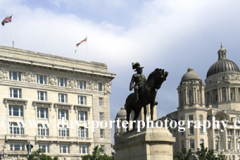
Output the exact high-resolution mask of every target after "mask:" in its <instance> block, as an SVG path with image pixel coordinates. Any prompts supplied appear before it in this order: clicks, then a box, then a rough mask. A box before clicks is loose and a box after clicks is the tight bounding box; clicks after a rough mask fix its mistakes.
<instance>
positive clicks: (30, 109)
mask: <svg viewBox="0 0 240 160" xmlns="http://www.w3.org/2000/svg"><path fill="white" fill-rule="evenodd" d="M115 76H116V75H115V74H112V73H109V72H108V71H107V66H106V64H103V63H97V62H86V61H80V60H75V59H70V58H64V57H59V56H54V55H49V54H43V53H38V52H32V51H28V50H22V49H16V48H11V47H4V46H0V90H1V94H0V101H2V102H1V103H0V128H1V129H0V154H1V159H25V158H26V155H27V149H26V144H27V143H28V142H30V143H31V144H32V145H33V148H32V151H34V150H37V149H39V148H42V149H44V150H45V151H46V154H47V155H50V156H52V157H54V156H58V157H59V159H60V160H70V159H71V160H78V159H80V156H81V155H84V154H87V153H88V152H90V153H91V152H92V149H93V148H94V146H96V145H99V146H101V147H102V148H104V150H105V153H106V154H108V155H111V137H110V136H111V133H110V129H109V128H105V129H104V128H95V129H94V132H93V130H92V123H91V122H92V121H93V120H95V121H104V120H106V121H109V120H110V102H109V94H110V93H111V84H112V82H111V80H112V79H114V77H115ZM21 121H23V122H24V124H25V125H24V124H23V125H20V123H18V122H21ZM87 121H89V122H90V123H89V124H88V128H85V127H84V122H87ZM30 123H31V124H32V126H31V125H30ZM71 123H72V124H71ZM76 123H77V124H78V125H77V124H76ZM44 125H45V126H44Z"/></svg>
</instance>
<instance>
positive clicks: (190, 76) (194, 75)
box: [181, 67, 201, 82]
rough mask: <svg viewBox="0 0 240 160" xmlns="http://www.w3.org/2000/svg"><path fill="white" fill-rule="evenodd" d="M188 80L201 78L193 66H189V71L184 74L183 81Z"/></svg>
mask: <svg viewBox="0 0 240 160" xmlns="http://www.w3.org/2000/svg"><path fill="white" fill-rule="evenodd" d="M187 80H201V78H200V76H199V75H198V74H197V73H196V72H194V70H193V68H192V67H189V68H188V70H187V73H185V74H184V75H183V77H182V80H181V82H183V81H187Z"/></svg>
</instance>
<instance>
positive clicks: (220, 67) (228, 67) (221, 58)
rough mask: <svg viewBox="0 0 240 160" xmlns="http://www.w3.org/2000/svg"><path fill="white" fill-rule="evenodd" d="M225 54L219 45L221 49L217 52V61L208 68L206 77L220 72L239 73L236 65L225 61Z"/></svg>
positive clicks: (224, 50)
mask: <svg viewBox="0 0 240 160" xmlns="http://www.w3.org/2000/svg"><path fill="white" fill-rule="evenodd" d="M226 53H227V50H226V49H224V48H223V46H222V45H221V49H220V50H219V51H218V61H217V62H215V63H214V64H213V65H212V66H211V67H210V68H209V70H208V72H207V77H209V76H211V75H213V74H217V73H220V72H240V70H239V68H238V66H237V65H236V63H234V62H233V61H231V60H228V59H227V57H226Z"/></svg>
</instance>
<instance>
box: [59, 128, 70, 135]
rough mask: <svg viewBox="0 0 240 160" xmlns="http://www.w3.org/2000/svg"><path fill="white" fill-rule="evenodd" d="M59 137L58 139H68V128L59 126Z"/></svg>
mask: <svg viewBox="0 0 240 160" xmlns="http://www.w3.org/2000/svg"><path fill="white" fill-rule="evenodd" d="M59 136H60V137H68V136H69V128H67V126H63V127H62V125H59Z"/></svg>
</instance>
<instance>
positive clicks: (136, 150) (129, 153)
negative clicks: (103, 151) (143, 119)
mask: <svg viewBox="0 0 240 160" xmlns="http://www.w3.org/2000/svg"><path fill="white" fill-rule="evenodd" d="M114 139H115V145H114V149H115V151H116V154H115V158H116V160H160V159H163V160H173V143H174V142H175V137H172V134H171V133H170V132H169V130H168V129H167V128H165V127H164V128H144V129H142V130H141V132H137V130H134V131H130V132H127V133H125V134H122V135H118V136H116V137H114Z"/></svg>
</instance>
